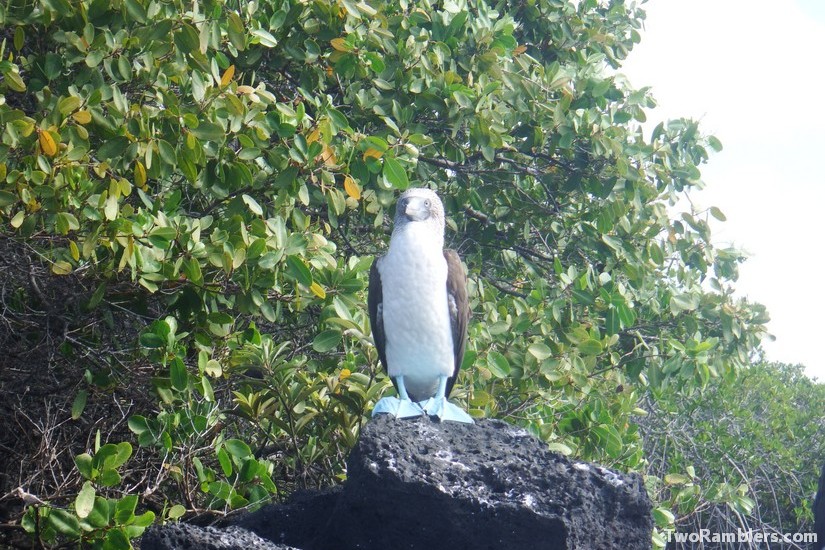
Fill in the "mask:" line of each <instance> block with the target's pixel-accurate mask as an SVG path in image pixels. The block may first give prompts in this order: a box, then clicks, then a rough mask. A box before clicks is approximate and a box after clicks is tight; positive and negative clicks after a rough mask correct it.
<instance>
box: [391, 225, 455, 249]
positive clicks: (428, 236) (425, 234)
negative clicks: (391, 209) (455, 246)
mask: <svg viewBox="0 0 825 550" xmlns="http://www.w3.org/2000/svg"><path fill="white" fill-rule="evenodd" d="M393 247H396V248H405V249H414V250H416V251H418V252H419V253H422V254H426V253H431V254H437V255H439V256H441V255H442V254H443V250H444V234H443V233H442V232H438V231H433V228H432V227H431V226H429V225H426V224H423V223H408V224H406V225H404V226H403V227H396V229H395V230H394V231H393V233H392V238H391V239H390V253H392V250H393Z"/></svg>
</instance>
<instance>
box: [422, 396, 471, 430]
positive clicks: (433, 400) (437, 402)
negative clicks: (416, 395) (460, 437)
mask: <svg viewBox="0 0 825 550" xmlns="http://www.w3.org/2000/svg"><path fill="white" fill-rule="evenodd" d="M418 406H419V407H421V409H422V410H423V411H424V412H425V413H426V414H428V415H430V416H435V417H436V418H438V419H439V420H441V421H442V422H444V421H450V422H463V423H465V424H475V422H473V418H472V417H471V416H470V415H469V414H467V413H466V412H465V411H464V410H462V409H461V408H460V407H458V406H457V405H453V404H452V403H450V402H449V401H447V398H446V397H438V396H436V397H430V398H429V399H427V400H426V401H422V402H420V403H418Z"/></svg>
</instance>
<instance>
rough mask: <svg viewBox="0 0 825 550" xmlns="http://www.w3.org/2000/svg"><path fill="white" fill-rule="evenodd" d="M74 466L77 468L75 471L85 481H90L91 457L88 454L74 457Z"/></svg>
mask: <svg viewBox="0 0 825 550" xmlns="http://www.w3.org/2000/svg"><path fill="white" fill-rule="evenodd" d="M74 463H75V466H77V471H78V472H80V475H82V476H83V477H84V478H85V479H92V471H93V465H92V455H90V454H89V453H83V454H79V455H77V456H76V457H74Z"/></svg>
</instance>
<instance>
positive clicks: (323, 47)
mask: <svg viewBox="0 0 825 550" xmlns="http://www.w3.org/2000/svg"><path fill="white" fill-rule="evenodd" d="M643 17H644V14H643V12H642V11H641V9H640V8H638V7H637V6H636V5H635V4H632V3H625V2H613V1H611V2H598V1H596V0H584V1H581V2H578V3H572V2H566V1H560V0H536V1H535V2H526V3H511V2H506V1H503V0H502V1H498V2H487V1H484V0H449V1H446V2H443V3H438V4H432V3H430V2H426V1H411V0H395V1H391V2H381V3H378V2H372V1H370V0H364V1H360V2H354V1H352V0H342V1H338V2H333V1H331V0H312V1H311V2H293V1H291V0H269V1H266V2H247V3H240V4H235V3H231V2H229V3H226V2H221V1H217V0H207V1H205V2H198V3H187V2H182V1H179V0H169V1H166V0H124V1H122V2H116V3H110V2H104V1H102V0H83V1H80V2H71V3H70V2H67V1H65V0H42V1H39V2H34V3H33V4H32V3H28V4H19V5H18V4H17V3H12V4H10V5H8V6H5V7H2V8H0V20H2V21H3V23H4V26H5V27H6V28H7V29H9V31H8V32H7V33H6V34H7V36H6V40H5V41H4V42H2V45H1V46H0V58H2V62H0V74H1V75H2V79H0V91H2V93H3V101H2V102H0V130H1V131H2V134H0V221H1V223H2V226H0V230H2V235H3V236H4V238H9V239H12V240H15V241H17V242H32V243H36V249H37V254H39V255H40V257H41V258H42V261H43V262H44V263H46V264H47V265H48V266H49V270H50V272H51V273H52V276H53V277H55V278H61V277H62V278H66V279H67V280H72V281H77V282H78V283H79V284H82V285H83V286H84V288H90V289H93V290H92V291H91V292H86V293H83V294H82V297H81V299H80V301H81V302H82V306H83V313H82V314H79V315H78V316H77V317H76V318H75V319H74V321H75V322H74V323H73V324H71V326H72V327H75V328H73V329H72V330H73V332H72V334H73V335H74V336H73V339H72V340H69V339H64V340H63V341H62V342H61V343H60V345H61V346H63V349H64V351H65V353H67V354H69V355H71V354H74V356H76V357H80V358H82V357H87V356H89V354H90V353H91V352H90V351H89V350H90V349H92V348H93V347H94V343H95V342H101V341H103V334H102V333H103V331H102V330H101V325H100V324H97V323H94V324H90V323H83V322H82V321H83V316H88V317H96V316H100V317H104V318H107V316H109V317H111V316H112V315H113V314H112V312H118V311H128V312H129V316H130V319H132V320H133V323H132V325H131V331H124V332H123V333H119V335H118V338H119V339H120V340H121V344H122V347H121V348H120V349H121V350H123V349H128V350H129V352H128V353H123V354H121V355H118V360H117V361H110V362H109V363H105V362H104V364H103V365H101V364H100V362H99V361H98V362H95V363H94V364H88V365H86V364H84V363H83V360H82V359H81V360H80V369H81V371H80V372H83V373H86V372H87V371H88V374H87V375H85V378H82V380H83V381H84V383H85V386H84V387H83V388H81V391H80V392H78V393H77V397H76V398H75V399H74V406H72V408H71V409H72V412H71V416H72V417H73V418H74V419H75V420H80V419H82V418H83V415H84V414H85V413H84V411H86V410H87V408H88V407H89V406H90V405H89V404H90V403H92V404H93V403H94V402H95V401H100V400H102V399H104V397H105V396H106V394H107V392H118V391H120V390H121V389H123V388H124V387H128V385H124V384H123V383H122V382H119V381H122V380H123V379H124V378H125V375H124V373H125V372H130V373H131V372H139V373H140V376H139V380H140V382H139V384H137V386H138V387H140V391H141V392H143V395H150V396H152V401H153V405H152V407H149V410H140V411H137V412H136V413H135V414H132V415H131V418H130V420H129V421H128V427H129V429H130V430H131V432H132V434H133V435H134V437H135V438H136V439H137V442H138V444H139V445H140V447H141V451H142V453H143V454H142V457H143V459H144V460H150V461H154V462H151V463H152V466H151V467H150V470H152V474H151V475H150V476H148V478H149V479H152V480H154V481H151V482H148V483H149V485H150V487H149V488H150V489H151V490H150V491H149V492H148V493H145V494H149V495H153V496H151V497H150V498H147V499H146V505H147V506H153V507H154V508H155V509H156V511H157V512H158V514H160V515H161V516H162V517H166V518H169V517H172V518H178V517H180V516H181V508H179V507H178V508H176V506H182V507H183V509H184V510H185V511H186V512H188V513H192V514H205V513H217V514H227V513H231V512H232V511H234V510H238V509H241V508H245V507H247V506H257V505H259V504H260V503H262V502H263V501H265V500H266V499H268V498H271V497H273V496H275V497H277V496H280V495H281V494H286V493H288V492H289V491H291V490H292V489H294V488H295V487H300V486H318V485H324V484H329V483H332V482H333V481H335V480H338V479H341V478H342V477H343V476H344V475H345V474H344V472H343V468H344V461H343V459H344V457H345V456H346V453H347V450H348V449H349V448H350V447H351V446H352V445H353V444H354V442H355V440H356V438H357V434H358V429H359V427H360V426H361V424H362V422H363V421H364V419H365V415H366V414H367V413H368V411H369V410H370V408H371V406H372V404H373V403H374V401H375V400H376V399H377V398H378V397H380V395H381V394H382V392H383V391H384V390H385V389H387V388H388V386H389V383H388V381H387V380H386V379H385V377H384V376H383V374H382V373H380V372H379V369H378V365H377V356H376V353H375V350H374V348H373V347H372V343H371V339H370V330H369V324H368V320H367V314H366V311H365V307H364V296H363V293H364V289H365V286H366V282H367V272H368V270H369V266H370V264H371V261H372V258H373V257H374V256H375V255H376V254H379V253H381V252H382V250H384V247H385V246H386V241H387V229H388V225H387V219H388V214H389V213H391V209H392V204H393V202H394V197H395V196H396V193H397V191H399V190H402V189H405V188H407V187H409V186H424V185H427V186H430V187H433V188H435V189H437V190H438V191H439V192H440V194H441V196H442V197H443V198H444V200H445V207H446V210H447V215H448V235H447V240H448V241H449V243H450V244H451V245H452V246H453V247H455V248H457V249H458V250H459V251H460V253H461V254H462V257H463V259H464V261H465V263H466V265H467V269H468V273H469V277H470V296H471V300H472V308H473V311H474V320H473V322H472V324H471V327H470V343H469V346H468V353H467V356H466V360H465V367H466V368H465V369H464V371H463V373H462V376H461V380H460V383H459V385H458V389H457V391H456V392H455V394H454V396H455V397H456V398H457V399H458V400H460V401H462V402H463V403H466V404H467V406H468V407H469V409H470V412H471V414H473V415H474V416H476V417H499V418H506V419H509V420H510V421H513V422H517V423H520V424H522V425H524V426H526V427H527V428H529V429H530V430H532V431H533V432H534V433H535V434H537V435H539V436H540V437H542V438H543V439H544V440H546V441H547V442H548V444H549V445H550V446H551V448H553V449H555V450H557V451H560V452H564V453H567V454H574V455H576V456H578V457H581V458H583V459H588V460H596V461H600V462H603V463H607V464H611V465H614V466H617V467H621V468H624V469H628V470H640V469H643V468H644V466H645V463H646V458H645V450H644V446H643V445H642V439H641V436H640V433H639V430H638V427H637V423H636V420H637V417H638V416H639V415H641V414H644V410H642V409H640V408H639V402H640V399H641V397H642V396H643V395H644V394H645V393H646V392H648V391H651V390H655V391H659V390H662V391H664V390H667V391H673V392H677V393H682V392H684V393H687V394H689V393H691V392H692V391H695V390H696V389H698V388H702V387H705V386H707V385H708V384H710V383H711V381H712V380H715V379H717V378H718V377H735V376H736V373H737V372H738V371H739V370H740V369H742V368H743V367H744V366H745V365H747V364H748V362H749V360H750V357H751V354H752V352H753V350H754V349H755V348H756V346H757V345H758V341H759V338H760V336H761V335H762V333H763V331H764V326H763V325H764V323H765V322H766V321H767V316H766V314H765V312H764V309H763V308H761V306H758V305H755V304H750V303H747V302H743V301H739V300H736V299H734V298H733V296H732V291H733V283H734V282H735V280H736V277H737V265H738V263H739V262H740V261H742V256H741V254H740V253H739V252H737V251H735V250H728V249H719V248H717V247H715V246H714V245H713V243H712V236H711V231H710V225H709V223H708V221H709V217H715V218H722V217H723V214H722V213H721V212H719V211H718V209H710V210H707V211H690V212H685V213H683V214H681V215H674V213H673V205H674V204H675V203H676V201H677V200H678V199H679V197H681V196H683V195H684V194H685V193H687V192H689V191H690V190H691V189H694V188H697V187H699V186H701V179H700V172H699V166H700V165H701V164H702V163H703V162H705V161H706V160H707V158H708V155H709V152H710V151H712V150H719V149H720V148H721V144H720V143H719V142H718V140H716V139H715V138H713V137H711V136H703V135H702V134H701V132H700V131H699V128H698V125H697V124H696V123H695V122H693V121H690V120H675V121H670V122H668V123H664V124H661V125H659V126H658V127H657V128H655V130H654V131H653V132H652V135H650V136H645V135H643V132H642V129H641V123H642V122H644V121H645V119H646V115H645V111H646V109H649V108H652V107H653V106H654V105H655V102H654V100H653V98H652V97H651V95H650V94H649V91H648V90H647V89H638V90H637V89H634V88H633V87H632V86H631V85H630V84H629V83H628V82H627V81H626V80H625V79H624V78H623V77H622V76H621V75H620V74H619V73H617V72H616V69H617V68H619V67H620V65H621V62H622V60H623V59H624V58H625V57H626V55H627V54H628V52H629V51H630V49H631V48H632V47H633V45H634V44H635V43H636V42H638V41H639V39H640V36H639V32H638V29H639V28H640V27H641V23H642V20H643ZM78 378H79V377H78ZM81 456H83V455H82V453H81ZM84 460H85V459H84ZM81 463H82V464H84V466H83V468H85V469H86V470H79V473H80V474H81V475H83V476H84V477H82V478H81V477H78V478H76V481H75V486H79V485H80V483H81V481H80V480H81V479H86V480H87V481H89V482H92V483H96V482H100V483H102V479H103V478H104V477H105V476H113V474H111V473H109V474H104V473H99V474H97V475H99V476H101V477H100V478H97V477H96V478H94V479H92V477H91V474H90V475H89V476H85V474H83V472H84V471H86V473H89V471H88V468H86V466H87V464H86V462H84V461H81ZM79 466H80V463H79V464H78V467H79ZM92 471H94V468H93V470H92ZM105 471H107V472H111V469H109V470H105ZM106 479H108V478H106ZM83 483H85V481H84V482H83ZM85 487H86V486H85V485H84V486H83V487H82V488H79V489H78V490H79V491H86V493H85V495H86V497H85V499H84V500H83V502H82V504H83V506H82V507H81V509H82V510H84V511H85V508H86V507H88V502H89V499H88V494H89V489H86V488H85ZM170 505H171V507H170ZM170 509H174V510H175V513H174V514H171V515H170V514H168V513H167V512H164V510H166V511H168V510H170ZM64 534H65V533H64Z"/></svg>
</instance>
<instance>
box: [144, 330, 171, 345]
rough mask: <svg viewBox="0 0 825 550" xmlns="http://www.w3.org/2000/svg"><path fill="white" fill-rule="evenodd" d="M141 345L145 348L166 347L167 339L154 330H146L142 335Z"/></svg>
mask: <svg viewBox="0 0 825 550" xmlns="http://www.w3.org/2000/svg"><path fill="white" fill-rule="evenodd" d="M140 345H141V346H143V347H144V348H165V347H166V339H165V338H163V337H161V336H159V335H157V334H155V333H154V332H144V333H143V334H141V335H140Z"/></svg>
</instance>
